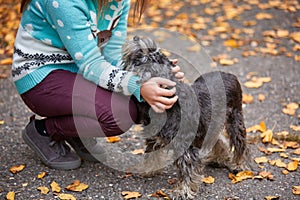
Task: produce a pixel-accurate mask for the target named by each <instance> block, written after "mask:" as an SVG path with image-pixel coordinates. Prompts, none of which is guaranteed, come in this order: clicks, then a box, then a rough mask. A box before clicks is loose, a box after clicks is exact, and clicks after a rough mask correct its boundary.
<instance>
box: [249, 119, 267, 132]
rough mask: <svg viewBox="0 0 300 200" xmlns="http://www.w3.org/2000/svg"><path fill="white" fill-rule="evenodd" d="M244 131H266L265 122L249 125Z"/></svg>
mask: <svg viewBox="0 0 300 200" xmlns="http://www.w3.org/2000/svg"><path fill="white" fill-rule="evenodd" d="M246 131H247V132H248V133H249V132H253V131H259V132H266V131H267V128H266V124H265V122H264V121H261V122H260V124H259V125H254V126H251V127H249V128H247V129H246Z"/></svg>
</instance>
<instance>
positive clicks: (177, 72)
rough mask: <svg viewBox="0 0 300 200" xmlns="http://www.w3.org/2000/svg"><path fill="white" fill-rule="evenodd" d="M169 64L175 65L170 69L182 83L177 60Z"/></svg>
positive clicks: (182, 74) (182, 75)
mask: <svg viewBox="0 0 300 200" xmlns="http://www.w3.org/2000/svg"><path fill="white" fill-rule="evenodd" d="M171 62H173V64H174V65H176V66H175V67H173V68H172V72H173V73H174V74H175V77H176V78H177V79H179V80H180V81H182V80H183V79H184V73H183V72H181V71H180V67H179V66H178V65H177V63H178V60H177V59H174V60H171Z"/></svg>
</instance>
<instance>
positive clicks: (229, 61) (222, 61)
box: [219, 58, 235, 66]
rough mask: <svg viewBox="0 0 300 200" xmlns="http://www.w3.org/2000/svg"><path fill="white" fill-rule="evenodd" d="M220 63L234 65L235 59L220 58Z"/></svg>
mask: <svg viewBox="0 0 300 200" xmlns="http://www.w3.org/2000/svg"><path fill="white" fill-rule="evenodd" d="M219 63H220V64H221V65H226V66H229V65H233V64H234V63H235V62H234V60H230V59H226V58H222V59H220V60H219Z"/></svg>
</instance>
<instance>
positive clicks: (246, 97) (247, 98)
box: [242, 93, 254, 104]
mask: <svg viewBox="0 0 300 200" xmlns="http://www.w3.org/2000/svg"><path fill="white" fill-rule="evenodd" d="M253 99H254V98H253V96H252V95H251V94H245V93H243V98H242V101H243V103H245V104H250V103H252V102H253Z"/></svg>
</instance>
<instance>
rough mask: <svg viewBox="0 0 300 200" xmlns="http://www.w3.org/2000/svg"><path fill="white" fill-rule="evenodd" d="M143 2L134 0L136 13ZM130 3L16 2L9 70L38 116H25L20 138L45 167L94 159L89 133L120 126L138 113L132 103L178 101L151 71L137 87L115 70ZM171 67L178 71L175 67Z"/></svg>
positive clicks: (159, 108) (95, 147)
mask: <svg viewBox="0 0 300 200" xmlns="http://www.w3.org/2000/svg"><path fill="white" fill-rule="evenodd" d="M147 3H148V2H147V0H137V2H136V4H135V8H134V9H135V12H134V13H135V14H134V15H135V16H137V17H138V18H139V19H140V17H141V15H142V12H143V11H144V10H145V8H146V6H147ZM129 8H130V0H98V1H97V0H72V1H70V0H22V3H21V10H22V12H23V15H22V19H21V22H20V26H19V30H18V33H17V37H16V40H15V46H14V56H13V66H12V76H13V80H14V83H15V85H16V88H17V91H18V92H19V94H20V95H21V98H22V99H23V101H24V102H25V104H26V105H27V106H28V107H29V108H30V109H31V110H32V111H33V112H34V113H36V114H38V115H40V116H42V117H44V118H43V119H41V120H37V119H35V118H34V117H32V118H31V120H30V122H29V123H28V125H27V126H26V127H25V129H24V130H23V133H22V136H23V139H24V141H25V142H26V143H27V144H28V145H29V146H30V147H31V148H32V149H33V150H34V151H35V152H36V153H37V155H38V156H39V158H40V159H41V160H42V162H43V163H45V164H46V165H47V166H49V167H52V168H55V169H75V168H77V167H79V166H80V164H81V160H80V157H81V158H82V159H86V160H95V158H94V157H93V156H92V155H95V156H96V157H97V155H99V154H101V153H102V152H103V150H102V149H101V147H100V145H99V144H97V142H96V140H95V139H93V137H100V136H115V135H120V134H122V133H124V132H125V131H127V130H128V129H129V128H130V127H131V126H132V125H133V124H134V122H135V121H136V120H137V118H138V116H137V108H136V106H135V102H136V101H143V100H144V101H146V102H147V103H149V104H150V105H151V107H152V108H153V110H154V111H156V112H163V111H164V110H165V109H169V108H171V107H172V105H173V104H174V103H175V102H176V101H177V98H178V97H177V96H174V97H172V96H173V95H174V94H175V89H172V90H168V89H163V88H161V87H160V85H167V86H174V84H175V83H174V82H172V81H170V80H167V79H162V78H158V77H156V78H152V79H150V80H149V81H147V82H146V83H144V84H142V85H140V84H137V80H139V77H137V76H135V75H134V74H132V73H129V72H126V71H123V70H122V62H121V49H122V45H123V43H124V42H125V39H126V29H127V18H128V13H129ZM173 71H174V73H176V76H177V77H178V78H182V77H183V73H182V72H180V68H179V67H178V66H177V67H174V70H173ZM79 136H80V137H81V139H84V138H86V139H85V140H87V141H88V143H89V150H87V149H86V148H85V145H83V142H82V141H81V139H80V138H79ZM65 141H67V142H68V143H69V145H71V146H72V147H73V149H75V151H76V153H77V154H78V155H77V154H75V153H74V152H72V151H70V148H69V146H68V145H67V144H66V143H65ZM91 154H92V155H91ZM79 156H80V157H79Z"/></svg>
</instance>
